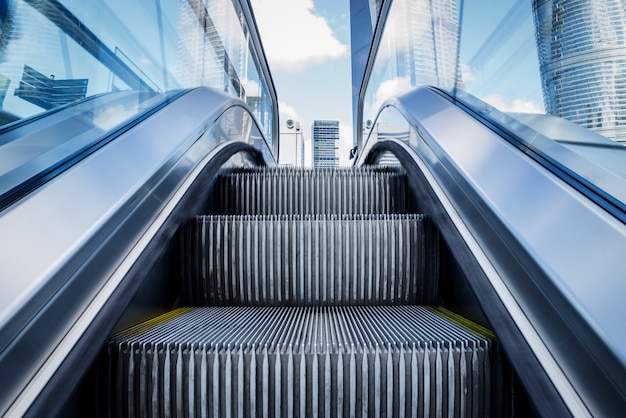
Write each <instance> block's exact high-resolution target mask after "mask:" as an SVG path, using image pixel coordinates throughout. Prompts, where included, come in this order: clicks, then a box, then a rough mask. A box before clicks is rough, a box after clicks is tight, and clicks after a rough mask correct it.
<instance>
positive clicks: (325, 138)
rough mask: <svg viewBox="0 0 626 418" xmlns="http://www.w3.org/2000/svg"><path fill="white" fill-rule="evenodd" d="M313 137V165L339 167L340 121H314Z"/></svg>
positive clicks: (315, 166)
mask: <svg viewBox="0 0 626 418" xmlns="http://www.w3.org/2000/svg"><path fill="white" fill-rule="evenodd" d="M311 138H312V140H313V167H314V168H317V167H337V166H338V165H339V155H338V150H339V121H337V120H316V121H313V126H312V128H311Z"/></svg>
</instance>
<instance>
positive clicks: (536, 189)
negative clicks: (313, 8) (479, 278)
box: [359, 88, 626, 414]
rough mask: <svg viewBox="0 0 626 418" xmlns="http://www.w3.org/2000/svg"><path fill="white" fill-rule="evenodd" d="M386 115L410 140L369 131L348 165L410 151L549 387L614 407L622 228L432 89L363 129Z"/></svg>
mask: <svg viewBox="0 0 626 418" xmlns="http://www.w3.org/2000/svg"><path fill="white" fill-rule="evenodd" d="M387 108H390V109H395V111H396V112H398V113H399V114H401V116H402V118H403V120H404V122H405V125H404V127H403V128H402V129H411V130H412V133H409V132H408V131H407V132H406V135H404V139H402V140H399V139H398V135H395V137H394V135H390V139H386V138H385V137H384V135H381V134H380V132H377V130H376V129H373V130H372V134H370V137H369V139H368V141H367V142H366V145H365V148H364V151H363V152H362V154H361V156H360V157H359V158H360V159H359V164H364V163H371V162H375V155H376V154H377V153H380V152H381V150H384V149H385V147H387V148H389V146H386V145H385V142H389V143H392V142H394V141H395V142H401V143H402V144H403V145H404V146H405V147H408V148H410V149H411V150H412V151H411V152H412V153H413V155H414V156H415V158H417V159H419V160H420V161H422V163H423V165H424V166H425V167H426V169H427V170H428V171H429V173H430V175H431V176H432V178H433V181H435V182H436V183H437V187H438V188H440V189H441V190H442V193H443V194H444V197H445V199H449V200H450V202H451V205H452V206H451V207H452V208H453V209H451V210H454V211H455V212H458V216H456V219H457V224H456V225H457V226H456V228H457V229H459V230H460V229H465V230H467V231H468V234H469V235H468V237H469V238H470V239H471V240H475V241H476V243H477V248H479V249H480V252H481V253H484V255H485V257H484V262H485V264H484V269H485V270H489V269H491V270H494V269H495V270H494V271H495V272H496V273H497V275H498V280H500V279H501V280H502V282H503V283H504V285H505V287H506V288H507V292H510V293H511V294H512V296H513V300H514V301H515V304H517V305H519V306H520V307H521V309H522V312H523V313H524V315H525V316H527V317H528V320H529V323H530V324H531V325H532V327H533V328H534V330H533V332H534V333H536V334H537V335H538V336H539V337H540V339H541V341H542V342H541V345H545V346H546V347H547V348H548V350H547V351H544V353H547V355H548V356H550V357H552V358H554V359H555V360H556V361H557V364H558V368H559V369H560V370H561V371H557V374H559V373H562V374H563V376H564V380H563V379H561V383H559V382H558V381H555V385H558V384H562V387H561V389H559V391H560V393H562V396H563V398H564V399H569V401H568V405H569V406H570V407H571V408H572V410H577V409H576V408H577V406H580V404H581V402H583V404H584V409H587V408H588V410H589V411H591V413H593V414H602V413H606V412H607V411H611V410H613V411H614V410H615V408H616V407H623V404H624V400H625V399H626V396H625V393H626V350H624V346H625V345H624V337H623V336H624V333H623V326H622V323H621V322H620V320H619V318H621V317H624V316H626V307H624V304H623V302H622V301H621V298H620V295H623V294H626V284H624V283H623V280H622V278H623V272H624V269H623V262H622V260H621V258H622V255H621V254H620V252H619V251H618V250H617V248H626V225H624V223H622V222H621V221H620V220H619V219H617V218H616V217H615V216H614V215H613V214H612V213H610V212H608V211H605V210H603V209H602V208H600V207H598V205H597V204H596V203H595V202H594V201H593V200H590V199H589V198H588V197H587V196H585V195H584V194H581V192H580V191H579V190H577V189H576V188H574V187H572V186H571V185H570V184H568V183H567V182H565V181H563V179H562V178H560V177H559V176H557V175H555V174H554V173H552V172H551V171H549V170H547V169H546V167H544V166H543V165H541V164H539V163H537V162H536V161H535V160H534V159H532V158H530V157H529V155H528V154H527V153H524V152H520V150H519V148H517V147H513V146H511V144H510V143H509V142H508V141H507V140H506V139H504V138H502V137H500V136H499V135H498V133H497V132H495V131H494V130H493V129H491V128H490V127H488V126H485V124H484V123H482V121H480V120H476V118H475V117H474V115H472V114H471V113H468V112H466V111H465V110H464V109H463V108H462V107H459V106H458V104H457V103H453V102H452V101H450V100H446V99H445V98H444V97H442V95H441V94H439V93H438V92H436V91H434V90H432V89H427V88H421V89H417V90H415V91H413V92H411V93H408V94H406V95H403V96H400V97H398V98H396V99H391V100H388V101H387V102H386V103H385V104H384V105H383V108H382V109H381V111H380V112H379V114H378V116H377V120H376V124H377V125H375V126H378V123H379V122H381V121H382V120H383V115H384V112H386V111H387V110H386V109H387ZM381 126H382V125H381ZM402 129H400V130H398V132H399V131H401V130H402ZM494 170H495V171H494ZM607 246H609V247H610V248H612V249H613V250H608V249H607V248H606V247H607ZM592 277H593V278H592ZM491 286H494V284H493V283H492V284H491ZM496 333H498V331H497V330H496ZM563 341H568V344H567V346H563ZM518 371H519V370H518ZM568 388H570V389H568ZM572 388H573V389H572ZM572 395H573V396H572ZM576 399H579V401H577V400H576ZM587 413H588V412H587Z"/></svg>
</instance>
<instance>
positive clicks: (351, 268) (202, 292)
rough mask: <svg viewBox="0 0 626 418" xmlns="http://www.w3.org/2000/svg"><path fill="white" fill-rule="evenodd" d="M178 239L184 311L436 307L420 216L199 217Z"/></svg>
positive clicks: (431, 258)
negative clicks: (203, 308) (235, 307)
mask: <svg viewBox="0 0 626 418" xmlns="http://www.w3.org/2000/svg"><path fill="white" fill-rule="evenodd" d="M184 235H185V236H184V237H183V246H182V247H183V253H182V257H183V262H182V264H183V266H182V270H183V282H184V286H183V287H184V294H185V297H186V303H187V304H189V305H194V306H198V305H199V306H223V305H227V306H228V305H245V306H263V305H274V306H280V305H282V306H294V305H298V306H317V305H349V304H352V305H391V304H413V305H415V304H434V303H436V300H437V279H436V274H437V272H436V266H437V265H438V263H437V260H436V258H437V236H436V233H435V231H434V228H433V227H432V226H431V225H430V223H429V222H428V221H427V220H425V219H424V218H423V217H422V216H421V215H352V216H347V215H344V216H337V215H318V216H306V215H305V216H288V215H283V216H198V217H196V219H195V222H192V223H191V224H190V226H189V227H188V228H187V231H186V234H184Z"/></svg>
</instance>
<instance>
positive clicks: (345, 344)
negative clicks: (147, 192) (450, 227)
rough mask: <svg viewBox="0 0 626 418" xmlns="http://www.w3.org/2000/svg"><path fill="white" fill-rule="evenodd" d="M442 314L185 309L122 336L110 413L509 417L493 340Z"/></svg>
mask: <svg viewBox="0 0 626 418" xmlns="http://www.w3.org/2000/svg"><path fill="white" fill-rule="evenodd" d="M456 319H457V317H456V316H455V315H454V314H452V313H451V312H449V311H446V310H444V309H442V308H426V307H417V306H375V307H372V306H354V307H308V308H307V307H289V308H287V307H207V308H186V309H179V310H176V311H173V312H170V313H169V314H166V315H164V316H162V317H158V318H156V319H153V320H151V321H149V322H146V323H144V324H140V325H138V326H136V327H133V328H130V329H128V330H126V331H123V332H120V333H119V334H117V335H114V336H113V337H112V338H111V340H110V342H109V344H108V349H107V351H106V354H105V355H104V356H103V360H102V363H101V365H100V366H101V369H100V376H101V377H102V378H103V384H104V390H102V391H101V394H102V396H103V399H102V404H103V405H108V406H109V407H110V408H111V410H110V411H108V414H109V415H113V416H118V417H135V416H177V417H178V416H180V417H182V416H185V417H231V416H232V417H234V416H240V417H257V416H258V417H268V416H276V417H291V416H296V417H298V416H299V417H317V416H328V417H340V416H346V417H347V416H357V417H381V416H383V417H384V416H387V417H391V416H393V417H418V416H420V417H421V416H426V417H439V416H472V417H484V416H490V415H491V416H500V412H501V411H500V409H499V408H501V404H500V397H499V396H498V392H499V388H500V387H501V386H502V382H501V376H502V374H501V370H500V369H499V366H498V365H499V362H498V360H497V357H498V352H497V347H496V346H495V343H494V341H493V336H492V335H491V334H490V333H489V332H488V331H486V330H484V329H482V328H480V327H478V326H475V325H473V324H470V323H468V322H465V324H461V322H459V321H457V320H456Z"/></svg>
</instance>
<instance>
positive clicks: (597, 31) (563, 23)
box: [533, 0, 626, 142]
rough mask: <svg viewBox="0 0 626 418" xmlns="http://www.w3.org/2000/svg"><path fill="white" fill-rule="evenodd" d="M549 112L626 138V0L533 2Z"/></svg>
mask: <svg viewBox="0 0 626 418" xmlns="http://www.w3.org/2000/svg"><path fill="white" fill-rule="evenodd" d="M533 13H534V17H535V27H536V38H537V48H538V52H539V54H538V55H539V64H540V71H541V82H542V88H543V96H544V101H545V105H546V111H547V113H549V114H552V115H555V116H559V117H562V118H564V119H567V120H569V121H571V122H574V123H576V124H578V125H580V126H583V127H585V128H588V129H590V130H592V131H594V132H596V133H599V134H601V135H604V136H606V137H607V138H611V139H614V140H617V141H620V142H626V59H624V57H626V31H625V29H624V28H626V9H625V7H624V1H623V0H585V1H581V0H558V1H556V0H533Z"/></svg>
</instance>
